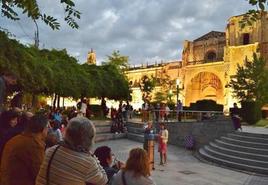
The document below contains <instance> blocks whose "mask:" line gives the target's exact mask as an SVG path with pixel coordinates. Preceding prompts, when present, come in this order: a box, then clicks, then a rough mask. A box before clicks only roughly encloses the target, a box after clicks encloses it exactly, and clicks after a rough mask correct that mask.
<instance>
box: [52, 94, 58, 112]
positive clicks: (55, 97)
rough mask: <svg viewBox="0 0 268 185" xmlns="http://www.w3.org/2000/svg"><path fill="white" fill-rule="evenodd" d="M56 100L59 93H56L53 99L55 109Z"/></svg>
mask: <svg viewBox="0 0 268 185" xmlns="http://www.w3.org/2000/svg"><path fill="white" fill-rule="evenodd" d="M56 102H57V94H55V97H54V100H53V110H54V109H55V108H56Z"/></svg>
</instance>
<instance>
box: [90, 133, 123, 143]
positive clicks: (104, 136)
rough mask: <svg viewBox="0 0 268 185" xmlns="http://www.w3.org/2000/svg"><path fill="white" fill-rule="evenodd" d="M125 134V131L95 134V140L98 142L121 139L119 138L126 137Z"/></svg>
mask: <svg viewBox="0 0 268 185" xmlns="http://www.w3.org/2000/svg"><path fill="white" fill-rule="evenodd" d="M126 137H127V134H126V133H119V134H114V133H104V134H97V135H96V138H95V142H100V141H108V140H114V139H121V138H126Z"/></svg>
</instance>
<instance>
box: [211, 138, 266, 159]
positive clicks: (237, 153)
mask: <svg viewBox="0 0 268 185" xmlns="http://www.w3.org/2000/svg"><path fill="white" fill-rule="evenodd" d="M209 146H210V148H212V149H213V150H215V151H217V152H220V153H223V154H227V155H231V156H239V157H242V158H246V159H253V160H259V161H265V162H268V155H262V154H256V153H248V152H243V151H239V150H238V148H236V150H233V149H228V148H224V147H221V146H219V145H217V144H216V143H214V142H210V143H209Z"/></svg>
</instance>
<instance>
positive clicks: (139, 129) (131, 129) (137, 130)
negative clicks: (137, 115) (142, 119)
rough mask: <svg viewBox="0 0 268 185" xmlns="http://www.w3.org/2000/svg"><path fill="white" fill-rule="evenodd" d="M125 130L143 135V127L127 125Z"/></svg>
mask: <svg viewBox="0 0 268 185" xmlns="http://www.w3.org/2000/svg"><path fill="white" fill-rule="evenodd" d="M127 131H128V132H130V133H133V134H141V135H143V132H144V128H141V127H131V126H128V125H127Z"/></svg>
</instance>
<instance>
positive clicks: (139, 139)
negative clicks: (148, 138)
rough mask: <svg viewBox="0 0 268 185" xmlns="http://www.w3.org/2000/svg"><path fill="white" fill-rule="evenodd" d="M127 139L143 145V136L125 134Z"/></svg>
mask: <svg viewBox="0 0 268 185" xmlns="http://www.w3.org/2000/svg"><path fill="white" fill-rule="evenodd" d="M127 138H128V139H130V140H134V141H138V142H141V143H143V142H144V136H143V135H141V134H134V133H130V132H128V133H127Z"/></svg>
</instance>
